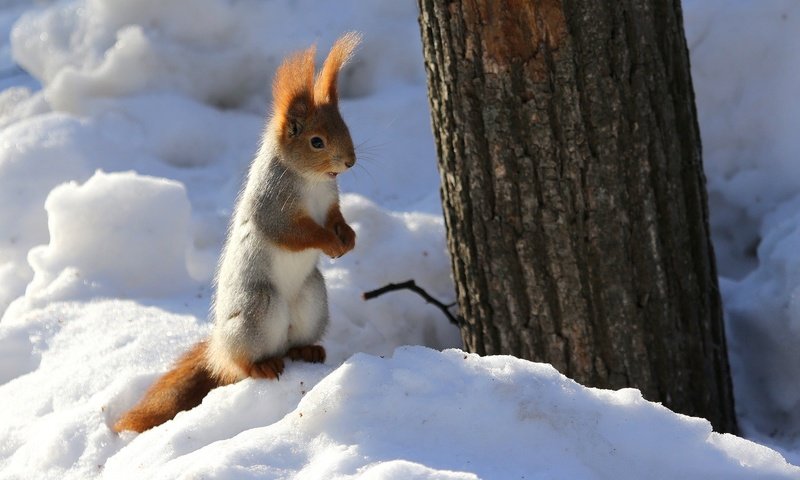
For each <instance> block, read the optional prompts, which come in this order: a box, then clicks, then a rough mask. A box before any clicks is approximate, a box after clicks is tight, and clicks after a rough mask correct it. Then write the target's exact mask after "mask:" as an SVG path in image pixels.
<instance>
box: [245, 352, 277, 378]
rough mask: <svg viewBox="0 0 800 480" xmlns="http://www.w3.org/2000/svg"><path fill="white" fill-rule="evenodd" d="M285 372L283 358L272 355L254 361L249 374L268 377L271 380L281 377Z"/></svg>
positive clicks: (256, 376) (255, 376)
mask: <svg viewBox="0 0 800 480" xmlns="http://www.w3.org/2000/svg"><path fill="white" fill-rule="evenodd" d="M281 373H283V359H282V358H278V357H270V358H266V359H264V360H260V361H258V362H255V363H253V364H252V365H251V366H250V370H249V371H248V374H249V375H250V376H251V377H253V378H266V379H269V380H278V379H280V376H281Z"/></svg>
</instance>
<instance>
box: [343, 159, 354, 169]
mask: <svg viewBox="0 0 800 480" xmlns="http://www.w3.org/2000/svg"><path fill="white" fill-rule="evenodd" d="M355 164H356V159H355V158H351V159H349V160H346V161H345V162H344V166H345V167H347V168H350V167H352V166H353V165H355Z"/></svg>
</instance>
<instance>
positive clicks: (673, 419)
mask: <svg viewBox="0 0 800 480" xmlns="http://www.w3.org/2000/svg"><path fill="white" fill-rule="evenodd" d="M303 369H306V367H303ZM308 369H309V370H314V373H317V372H316V371H315V368H314V367H311V368H308ZM422 372H424V375H422V374H421V373H422ZM284 380H286V383H287V384H288V385H287V386H283V385H281V386H280V387H279V388H278V389H277V390H278V392H272V393H271V394H269V395H265V396H266V398H264V399H263V400H264V401H263V402H260V403H259V404H260V405H270V407H269V408H264V409H265V410H271V409H272V405H275V407H274V408H275V409H278V410H283V409H284V408H285V407H286V402H283V401H281V399H282V398H283V397H285V396H286V395H287V394H286V393H284V392H286V391H287V390H288V391H289V392H292V393H293V396H297V390H298V389H302V388H305V387H304V386H303V385H307V383H305V384H303V385H301V384H300V381H301V380H300V379H299V378H298V377H297V376H294V375H293V376H292V377H289V378H286V379H282V380H281V383H283V382H284ZM249 383H250V385H247V386H246V387H245V386H236V388H238V389H241V388H255V387H256V385H255V384H258V383H263V382H255V381H254V382H249ZM236 393H238V392H236ZM236 393H234V396H236ZM262 395H263V393H262ZM301 395H302V394H301ZM220 397H221V395H220ZM275 397H277V398H275ZM218 400H219V397H215V398H213V399H209V401H207V402H204V404H203V405H202V406H201V407H200V408H198V409H197V411H195V412H192V413H191V414H187V415H184V418H180V419H178V420H176V421H175V422H173V424H172V425H165V426H164V427H163V428H162V429H161V431H160V432H150V433H145V434H143V435H141V436H139V437H137V438H135V439H134V440H133V441H132V442H131V443H130V445H129V446H128V447H127V448H125V449H124V450H123V451H121V452H120V453H119V454H117V455H116V456H114V457H112V458H111V459H110V460H109V461H108V463H107V464H106V469H105V472H104V473H105V475H107V476H108V477H109V478H142V477H153V478H178V477H186V476H189V477H216V478H238V477H245V476H251V475H254V476H262V477H268V478H277V477H293V476H297V477H298V478H354V477H358V478H362V477H363V478H409V477H407V476H406V475H411V478H459V479H473V478H532V477H533V478H571V479H581V478H664V479H673V478H726V479H735V478H742V479H744V478H754V477H756V476H758V477H759V478H793V477H795V476H797V475H800V468H797V467H792V466H790V465H788V464H786V463H785V461H783V459H782V458H780V456H779V455H777V454H776V453H774V452H772V451H770V450H769V449H767V448H765V447H761V446H758V445H756V444H753V443H750V442H746V441H742V440H739V439H737V438H736V437H733V436H729V435H718V434H715V433H712V431H711V427H710V425H709V423H708V422H706V421H703V420H699V419H693V418H688V417H682V416H678V415H675V414H673V413H671V412H669V411H668V410H667V409H665V408H663V407H660V406H658V405H655V404H652V403H650V402H647V401H645V400H643V399H642V397H641V395H640V394H639V392H638V391H636V390H621V391H619V392H609V391H603V390H592V389H587V388H584V387H581V386H580V385H578V384H577V383H575V382H572V381H570V380H568V379H567V378H565V377H563V376H562V375H560V374H559V373H558V372H556V371H555V370H554V369H553V368H552V367H550V366H547V365H542V364H534V363H530V362H525V361H522V360H518V359H514V358H509V357H486V358H480V357H478V356H476V355H467V354H465V353H463V352H461V351H458V350H449V351H447V352H444V353H439V352H435V351H433V350H429V349H425V348H421V347H408V348H402V349H400V350H398V351H396V352H395V354H394V356H393V357H392V358H391V359H381V358H377V357H371V356H367V355H363V354H361V355H356V356H354V357H352V358H351V359H349V360H348V361H347V362H345V363H344V364H343V365H342V366H341V367H339V368H338V369H336V370H335V371H334V372H332V373H330V374H329V375H327V376H326V377H325V378H324V379H322V380H321V381H320V382H319V383H318V384H317V385H316V386H314V387H313V388H311V389H309V390H308V391H307V393H306V394H305V395H304V396H302V399H301V400H300V402H299V403H298V404H297V406H296V408H294V409H293V410H292V411H290V412H288V413H287V414H286V415H285V416H282V418H281V419H280V420H278V421H275V422H273V423H270V424H268V425H264V426H255V425H254V428H251V429H249V430H246V431H243V432H242V433H240V434H239V435H236V436H232V437H229V438H226V439H224V440H220V441H217V442H214V443H211V442H208V440H206V441H205V442H204V443H206V442H207V443H206V446H204V447H201V448H197V449H196V450H194V451H193V452H191V453H185V454H183V451H184V450H185V449H184V448H183V445H184V444H185V443H187V440H186V439H187V438H191V440H190V441H191V442H193V443H195V444H196V443H198V442H199V441H202V440H200V439H206V438H208V437H211V438H213V437H215V436H216V435H215V433H216V431H217V430H218V429H219V428H220V427H221V426H222V425H224V423H223V422H222V421H221V419H220V418H218V415H220V416H231V410H228V411H227V412H223V411H220V410H218V409H216V408H214V405H213V404H215V403H217V402H218ZM233 402H235V400H234V401H233ZM231 403H232V402H228V405H226V406H229V407H232V408H233V409H234V410H238V411H243V410H245V411H246V409H247V408H248V407H249V405H246V404H244V405H242V404H235V403H234V404H232V405H231ZM262 408H263V407H262ZM190 415H191V417H192V418H186V417H189V416H190ZM246 415H247V414H246V413H245V414H244V415H240V416H246ZM258 415H264V414H262V413H259V414H258ZM201 419H206V421H203V420H201ZM165 452H169V453H167V454H165ZM177 452H180V453H179V454H176V453H177ZM666 452H669V453H668V454H666V455H665V453H666ZM676 459H680V461H675V460H676ZM134 465H136V466H139V468H136V469H134V468H132V466H134Z"/></svg>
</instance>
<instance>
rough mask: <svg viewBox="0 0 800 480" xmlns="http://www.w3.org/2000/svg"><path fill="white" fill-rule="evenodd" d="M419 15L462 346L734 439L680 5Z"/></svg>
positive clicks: (510, 3) (483, 0)
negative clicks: (549, 371)
mask: <svg viewBox="0 0 800 480" xmlns="http://www.w3.org/2000/svg"><path fill="white" fill-rule="evenodd" d="M419 6H420V26H421V30H422V38H423V45H424V54H425V61H426V68H427V74H428V86H429V97H430V105H431V112H432V121H433V130H434V135H435V137H436V145H437V150H438V156H439V170H440V173H441V178H442V200H443V207H444V215H445V221H446V225H447V232H448V247H449V250H450V255H451V257H452V263H453V275H454V277H455V282H456V289H457V294H458V301H459V306H460V309H461V314H462V316H463V317H464V318H465V320H466V321H465V324H464V325H463V327H462V335H463V338H464V342H465V344H466V347H467V349H469V350H470V351H473V352H477V353H479V354H511V355H515V356H518V357H522V358H527V359H530V360H534V361H540V362H548V363H551V364H552V365H553V366H555V367H556V368H557V369H558V370H559V371H561V372H562V373H564V374H566V375H567V376H569V377H571V378H573V379H575V380H577V381H579V382H581V383H583V384H586V385H591V386H597V387H602V388H621V387H635V388H639V389H640V390H641V391H642V393H643V395H644V396H645V398H647V399H649V400H653V401H660V402H663V403H664V404H665V405H666V406H668V407H669V408H671V409H673V410H675V411H677V412H681V413H685V414H689V415H695V416H702V417H705V418H707V419H709V420H710V421H711V423H712V424H713V425H714V427H715V428H716V429H717V430H719V431H727V432H732V431H735V430H736V420H735V416H734V411H733V398H732V388H731V382H730V373H729V367H728V358H727V351H726V346H725V336H724V330H723V322H722V309H721V303H720V297H719V293H718V288H717V275H716V267H715V264H714V255H713V251H712V247H711V243H710V240H709V228H708V210H707V208H708V207H707V201H706V193H705V178H704V175H703V170H702V161H701V149H700V135H699V129H698V125H697V116H696V111H695V106H694V91H693V88H692V82H691V77H690V71H689V58H688V51H687V47H686V40H685V37H684V33H683V20H682V14H681V9H680V4H679V2H678V1H669V0H620V1H618V0H563V1H558V0H533V1H520V0H464V1H445V0H419Z"/></svg>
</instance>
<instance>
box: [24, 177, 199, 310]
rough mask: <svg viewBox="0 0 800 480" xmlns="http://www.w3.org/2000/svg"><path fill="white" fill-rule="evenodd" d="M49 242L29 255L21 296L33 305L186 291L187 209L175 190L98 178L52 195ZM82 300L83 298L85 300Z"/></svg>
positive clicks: (161, 183)
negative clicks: (31, 274) (34, 302)
mask: <svg viewBox="0 0 800 480" xmlns="http://www.w3.org/2000/svg"><path fill="white" fill-rule="evenodd" d="M45 209H46V210H47V213H48V223H49V230H50V243H49V244H48V245H46V246H40V247H37V248H34V249H32V250H31V251H30V253H29V255H28V261H29V263H30V264H31V266H32V267H33V270H34V277H33V281H32V282H31V283H30V285H29V286H28V291H27V294H26V295H27V297H29V298H33V299H36V300H38V301H39V302H40V303H43V302H47V301H54V300H66V299H74V298H75V296H76V294H80V293H83V292H81V290H82V289H87V290H88V291H89V292H90V295H93V296H96V295H98V294H103V295H105V296H111V297H127V298H130V297H150V296H155V297H159V296H171V295H175V294H177V293H180V292H185V291H186V290H187V288H188V287H189V286H191V283H192V282H191V280H190V277H189V273H188V271H187V267H186V257H187V254H189V249H190V246H191V243H190V241H191V240H190V231H189V227H190V217H191V207H190V205H189V200H188V199H187V198H186V191H185V189H184V187H183V185H182V184H180V183H178V182H175V181H172V180H167V179H163V178H154V177H145V176H140V175H136V174H135V173H133V172H127V173H113V174H106V173H103V172H101V171H98V172H96V173H95V174H94V176H92V178H90V179H89V180H88V181H87V182H86V183H85V184H83V185H78V184H76V183H74V182H73V183H67V184H63V185H60V186H59V187H57V188H55V189H53V191H52V192H50V195H49V196H48V197H47V201H46V202H45ZM84 295H85V294H84Z"/></svg>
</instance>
